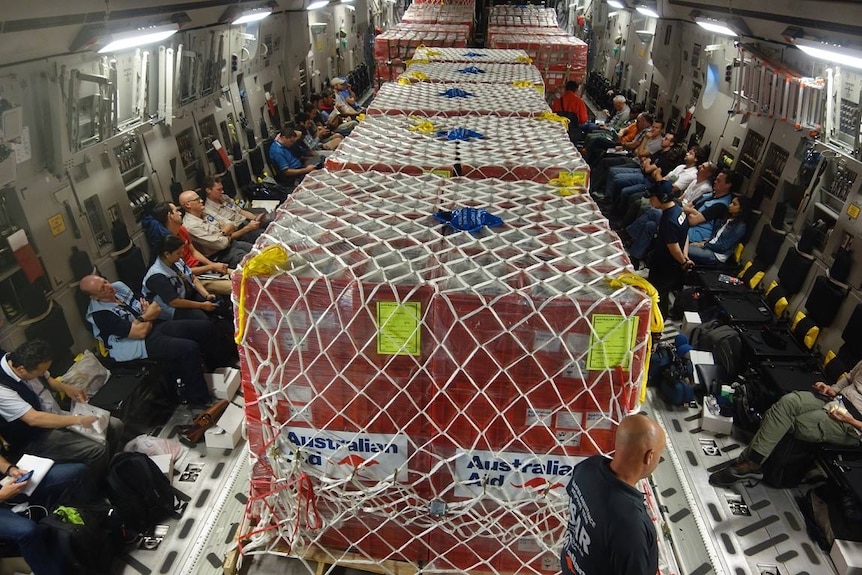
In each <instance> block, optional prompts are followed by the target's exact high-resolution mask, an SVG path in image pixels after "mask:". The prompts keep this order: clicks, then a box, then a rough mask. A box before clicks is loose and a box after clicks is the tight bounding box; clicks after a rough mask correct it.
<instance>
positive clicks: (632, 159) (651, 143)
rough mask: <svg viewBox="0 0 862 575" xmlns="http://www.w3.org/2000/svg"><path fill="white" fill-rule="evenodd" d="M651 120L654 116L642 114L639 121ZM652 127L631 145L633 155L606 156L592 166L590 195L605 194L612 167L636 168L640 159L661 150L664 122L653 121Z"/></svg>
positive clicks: (601, 196) (602, 196) (608, 199)
mask: <svg viewBox="0 0 862 575" xmlns="http://www.w3.org/2000/svg"><path fill="white" fill-rule="evenodd" d="M650 118H652V116H650V115H649V114H642V115H641V116H640V119H639V121H641V122H646V121H647V120H649V119H650ZM650 126H651V127H650V128H649V130H648V131H646V132H641V133H639V134H638V138H636V139H635V140H634V141H633V142H632V143H631V145H632V146H634V149H633V150H632V151H631V152H632V153H631V155H629V154H628V153H624V154H611V155H606V156H605V157H604V158H602V159H601V161H599V163H598V164H595V165H594V166H591V168H593V170H592V171H591V172H590V193H591V194H593V196H594V197H596V196H597V194H601V193H602V192H604V190H605V188H606V186H607V178H608V173H609V170H610V169H611V168H612V167H620V166H623V167H625V166H628V167H634V168H636V167H638V166H639V165H640V158H645V157H648V156H650V155H652V154H655V153H656V152H658V151H659V150H660V149H661V146H662V129H663V128H664V122H660V121H658V120H653V121H652V123H651V124H650ZM628 150H629V149H628V148H626V149H625V150H622V151H623V152H628ZM597 197H598V198H600V199H605V200H607V201H610V198H607V197H605V196H604V195H603V194H602V195H598V196H597Z"/></svg>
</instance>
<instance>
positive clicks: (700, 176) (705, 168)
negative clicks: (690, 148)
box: [679, 161, 718, 208]
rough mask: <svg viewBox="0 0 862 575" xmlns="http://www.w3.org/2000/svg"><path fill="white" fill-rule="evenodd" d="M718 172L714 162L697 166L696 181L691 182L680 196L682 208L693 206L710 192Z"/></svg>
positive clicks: (705, 162)
mask: <svg viewBox="0 0 862 575" xmlns="http://www.w3.org/2000/svg"><path fill="white" fill-rule="evenodd" d="M717 172H718V166H716V165H715V164H713V163H712V162H707V161H704V162H703V163H701V164H699V165H698V166H697V174H696V176H695V178H694V181H693V182H691V183H690V184H689V185H688V187H687V188H684V189H683V190H682V196H680V199H679V200H680V203H681V204H682V207H684V208H685V207H687V206H690V205H692V204H693V203H694V202H695V201H696V200H698V199H699V198H700V197H701V196H702V195H703V194H705V193H707V192H710V191H711V190H712V183H713V180H715V175H716V173H717Z"/></svg>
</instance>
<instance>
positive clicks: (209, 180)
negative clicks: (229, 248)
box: [204, 176, 265, 243]
mask: <svg viewBox="0 0 862 575" xmlns="http://www.w3.org/2000/svg"><path fill="white" fill-rule="evenodd" d="M204 191H205V192H206V195H207V200H206V204H205V205H204V209H205V211H206V213H208V214H211V215H213V216H215V218H216V219H217V220H219V223H220V224H223V223H224V222H229V223H231V224H233V226H234V228H235V230H234V231H233V233H231V238H232V239H234V240H238V239H241V240H242V241H244V242H249V243H254V242H256V241H257V238H259V237H260V235H261V234H262V233H263V231H264V228H261V222H262V221H263V218H264V216H265V214H260V215H257V216H256V215H254V214H253V213H251V212H247V211H246V210H243V209H242V208H240V207H239V206H238V205H236V204H235V203H234V201H233V200H232V199H231V197H230V196H228V195H227V194H225V193H224V186H223V185H222V183H221V178H214V177H212V176H207V177H206V178H205V179H204Z"/></svg>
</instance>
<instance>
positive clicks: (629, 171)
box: [605, 134, 685, 218]
mask: <svg viewBox="0 0 862 575" xmlns="http://www.w3.org/2000/svg"><path fill="white" fill-rule="evenodd" d="M673 140H674V135H673V134H665V135H664V136H663V137H662V140H661V142H662V143H661V148H660V149H659V151H657V152H656V153H654V154H651V155H650V156H649V157H646V158H641V162H640V166H637V167H634V166H632V167H626V166H619V167H614V168H611V169H610V170H609V171H608V181H607V185H606V186H605V198H606V199H612V200H613V202H614V204H613V214H614V216H616V217H617V218H620V217H622V216H623V215H625V213H626V212H627V211H628V208H629V202H631V201H632V200H635V201H636V202H637V203H638V204H640V200H641V199H642V198H643V193H644V192H645V191H646V189H647V188H649V187H650V186H651V185H652V183H653V182H654V181H656V178H655V177H654V176H655V172H658V173H670V172H672V171H673V170H674V169H675V168H676V167H677V166H678V165H679V163H680V162H681V161H682V160H683V158H684V157H685V148H683V147H682V145H679V146H675V145H674V143H673Z"/></svg>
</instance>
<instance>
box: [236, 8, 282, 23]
mask: <svg viewBox="0 0 862 575" xmlns="http://www.w3.org/2000/svg"><path fill="white" fill-rule="evenodd" d="M270 14H272V8H271V7H269V6H266V7H264V8H258V9H256V10H246V11H244V12H243V13H242V14H240V15H239V16H238V17H237V18H236V19H235V20H234V21H233V22H231V24H232V25H234V26H236V25H239V24H248V23H249V22H257V21H258V20H263V19H264V18H266V17H267V16H269V15H270Z"/></svg>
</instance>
